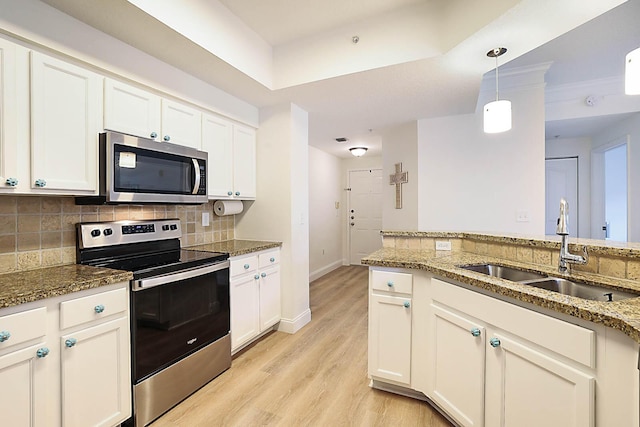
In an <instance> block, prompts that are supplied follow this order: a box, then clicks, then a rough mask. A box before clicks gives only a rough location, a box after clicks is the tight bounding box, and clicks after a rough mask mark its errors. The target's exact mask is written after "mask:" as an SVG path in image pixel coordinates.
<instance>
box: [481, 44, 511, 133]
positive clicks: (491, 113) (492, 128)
mask: <svg viewBox="0 0 640 427" xmlns="http://www.w3.org/2000/svg"><path fill="white" fill-rule="evenodd" d="M506 51H507V49H506V48H504V47H497V48H495V49H493V50H490V51H489V52H487V56H488V57H490V58H496V100H495V101H493V102H489V103H488V104H486V105H485V106H484V132H485V133H500V132H505V131H508V130H509V129H511V101H507V100H506V99H503V100H500V98H499V96H498V57H499V56H501V55H504V53H505V52H506Z"/></svg>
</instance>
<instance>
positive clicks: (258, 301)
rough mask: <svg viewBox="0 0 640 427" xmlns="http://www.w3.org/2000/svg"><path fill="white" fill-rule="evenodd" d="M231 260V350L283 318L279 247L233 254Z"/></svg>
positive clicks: (252, 338) (241, 345) (257, 335)
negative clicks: (258, 251) (250, 252)
mask: <svg viewBox="0 0 640 427" xmlns="http://www.w3.org/2000/svg"><path fill="white" fill-rule="evenodd" d="M229 262H230V273H229V274H230V281H229V289H230V290H229V298H230V306H231V352H232V353H235V352H237V351H238V350H240V349H242V348H243V347H244V346H246V345H247V344H249V343H250V342H252V341H253V340H255V339H256V338H258V337H259V336H260V335H262V334H263V333H264V332H266V331H268V330H269V329H271V328H272V327H273V326H274V325H276V324H277V323H278V322H279V321H280V318H281V305H280V249H271V250H267V251H264V252H260V253H255V254H249V255H243V256H237V257H231V258H230V260H229Z"/></svg>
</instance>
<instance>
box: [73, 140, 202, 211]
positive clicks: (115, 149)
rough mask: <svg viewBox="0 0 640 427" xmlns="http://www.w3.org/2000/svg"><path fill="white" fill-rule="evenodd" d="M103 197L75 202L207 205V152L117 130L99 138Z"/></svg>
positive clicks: (83, 198)
mask: <svg viewBox="0 0 640 427" xmlns="http://www.w3.org/2000/svg"><path fill="white" fill-rule="evenodd" d="M99 153H100V159H99V174H100V194H99V196H87V197H77V198H76V204H103V203H107V204H119V203H167V204H200V203H207V201H208V196H207V153H205V152H204V151H199V150H196V149H194V148H190V147H184V146H181V145H176V144H170V143H167V142H156V141H154V140H152V139H147V138H140V137H136V136H131V135H126V134H122V133H118V132H110V131H108V132H104V133H101V134H100V138H99Z"/></svg>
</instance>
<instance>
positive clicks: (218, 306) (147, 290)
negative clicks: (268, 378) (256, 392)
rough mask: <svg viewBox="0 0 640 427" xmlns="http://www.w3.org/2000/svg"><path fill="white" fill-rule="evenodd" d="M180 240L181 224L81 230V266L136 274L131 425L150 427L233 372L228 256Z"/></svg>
mask: <svg viewBox="0 0 640 427" xmlns="http://www.w3.org/2000/svg"><path fill="white" fill-rule="evenodd" d="M181 235H182V232H181V230H180V221H179V220H178V219H166V220H148V221H116V222H97V223H83V224H78V225H77V227H76V236H77V262H78V263H79V264H86V265H92V266H98V267H107V268H115V269H118V270H127V271H131V272H133V280H132V281H131V293H130V296H131V312H130V317H131V341H132V342H131V348H132V358H131V360H132V384H133V411H134V416H133V417H132V419H131V420H129V422H128V424H129V425H135V426H144V425H147V424H149V423H150V422H151V421H153V420H154V419H156V418H157V417H158V416H160V415H162V414H163V413H164V412H166V411H167V410H169V409H170V408H171V407H173V406H174V405H175V404H177V403H178V402H180V401H181V400H183V399H184V398H185V397H187V396H188V395H190V394H191V393H193V392H194V391H195V390H197V389H198V388H200V387H202V386H203V385H204V384H206V383H207V382H209V381H210V380H211V379H213V378H215V377H216V376H217V375H219V374H220V373H222V372H223V371H225V370H226V369H228V368H229V366H231V339H230V336H229V323H230V321H229V261H228V256H227V254H222V253H210V252H200V251H191V250H184V249H180V240H179V238H180V237H181ZM125 424H127V423H125Z"/></svg>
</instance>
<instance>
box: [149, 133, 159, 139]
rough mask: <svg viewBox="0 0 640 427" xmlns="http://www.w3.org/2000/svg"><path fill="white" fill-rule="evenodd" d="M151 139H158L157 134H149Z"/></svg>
mask: <svg viewBox="0 0 640 427" xmlns="http://www.w3.org/2000/svg"><path fill="white" fill-rule="evenodd" d="M149 136H150V137H151V138H152V139H156V138H157V137H158V134H157V133H155V132H151V135H149Z"/></svg>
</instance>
